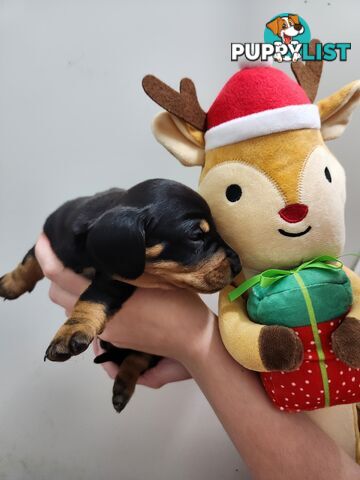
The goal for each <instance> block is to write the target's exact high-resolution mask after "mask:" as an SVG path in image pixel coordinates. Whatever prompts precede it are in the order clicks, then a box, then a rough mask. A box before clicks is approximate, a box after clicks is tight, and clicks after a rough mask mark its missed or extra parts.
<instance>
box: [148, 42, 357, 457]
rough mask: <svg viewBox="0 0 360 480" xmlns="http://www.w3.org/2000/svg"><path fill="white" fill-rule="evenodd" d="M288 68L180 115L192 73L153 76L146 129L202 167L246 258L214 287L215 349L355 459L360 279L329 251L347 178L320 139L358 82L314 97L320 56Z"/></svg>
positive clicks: (228, 89)
mask: <svg viewBox="0 0 360 480" xmlns="http://www.w3.org/2000/svg"><path fill="white" fill-rule="evenodd" d="M315 43H316V41H314V40H313V41H312V42H311V49H312V50H313V49H314V46H315ZM292 69H293V71H294V73H295V76H296V79H297V83H296V82H295V81H294V80H292V79H291V78H290V77H289V76H288V75H286V74H285V73H283V72H282V71H281V70H279V69H276V68H274V67H272V66H271V65H270V64H266V63H261V62H260V63H254V62H249V64H244V65H243V66H242V67H241V68H240V70H239V71H238V72H236V73H235V74H234V75H233V76H232V77H231V78H230V79H229V80H228V82H227V83H226V84H225V86H224V87H223V89H222V90H221V91H220V93H219V95H218V96H217V98H216V99H215V101H214V103H213V104H212V105H211V107H210V109H209V110H208V112H207V113H205V112H204V111H202V110H201V107H200V106H199V104H198V102H197V101H192V107H191V106H190V105H189V108H188V109H187V111H186V115H183V112H182V111H181V108H180V107H181V105H183V104H184V103H185V102H188V101H189V99H191V98H193V97H194V95H193V92H194V91H195V88H194V86H193V84H192V83H190V80H182V82H181V83H180V92H176V91H175V90H173V89H171V88H170V87H168V86H166V85H165V84H164V83H163V82H161V81H160V80H158V79H156V78H155V77H153V76H147V77H145V78H144V81H143V86H144V89H145V91H146V93H147V94H148V95H149V96H150V97H151V98H152V99H153V100H155V101H156V102H157V103H158V104H159V105H161V106H162V107H163V108H165V110H167V112H162V113H160V114H159V115H157V116H156V117H155V119H154V122H153V132H154V135H155V137H156V138H157V139H158V141H159V142H160V143H162V144H163V145H164V146H165V147H166V148H167V149H168V150H169V151H170V152H171V153H172V154H173V155H175V157H177V158H178V159H179V160H180V161H181V162H182V163H183V164H184V165H185V166H195V165H198V166H201V167H202V171H201V175H200V183H199V192H200V194H201V195H202V196H203V197H204V198H205V199H206V200H207V202H208V204H209V206H210V209H211V212H212V215H213V217H214V221H215V224H216V226H217V228H218V231H219V233H220V234H221V235H222V237H223V238H224V239H225V241H226V242H227V243H228V244H229V245H230V246H231V247H232V248H233V249H234V250H235V251H236V253H237V254H238V255H239V256H240V258H241V261H242V264H243V272H242V274H241V276H239V277H237V278H236V279H235V281H234V282H233V286H228V287H226V288H225V289H223V291H222V292H221V293H220V303H219V326H220V332H221V336H222V339H223V342H224V345H225V347H226V348H227V350H228V351H229V353H230V354H231V355H232V356H233V357H234V358H235V359H236V360H237V361H238V362H239V363H240V364H242V365H243V366H245V367H246V368H248V369H251V370H255V371H257V372H261V373H260V374H261V376H262V380H263V383H264V387H265V389H266V392H267V394H268V395H269V397H270V399H271V401H272V402H273V404H274V406H275V407H278V408H280V409H281V410H284V411H291V412H298V411H301V410H305V411H307V413H308V415H309V416H311V417H312V419H313V421H315V422H316V423H317V424H318V425H319V426H320V427H321V428H323V429H324V430H325V431H326V432H327V433H328V434H329V435H330V436H332V437H333V438H334V439H335V441H337V442H338V443H339V444H340V445H341V446H342V447H343V448H344V449H345V450H346V451H347V452H348V453H349V454H350V455H351V456H353V457H354V456H356V455H358V458H360V456H359V455H360V450H359V431H358V423H357V411H356V403H357V402H359V401H360V370H359V369H360V279H359V278H358V277H357V275H356V274H355V273H354V272H352V271H351V270H349V269H348V268H346V267H344V266H343V265H342V263H341V262H339V260H338V258H339V256H340V255H341V254H342V249H343V245H344V238H345V226H344V206H345V197H346V195H345V174H344V170H343V168H342V166H341V165H340V163H339V162H338V161H337V159H336V158H335V157H334V156H333V155H332V153H331V152H330V151H329V149H328V148H327V146H326V144H325V141H327V140H331V139H334V138H337V137H339V136H340V135H341V134H342V133H343V132H344V130H345V128H346V127H347V125H348V123H349V120H350V116H351V113H352V112H353V110H354V109H355V107H356V106H357V104H358V103H359V100H360V81H354V82H352V83H350V84H348V85H346V86H345V87H343V88H342V89H340V90H339V91H338V92H336V93H334V94H333V95H331V96H329V97H327V98H325V99H323V100H320V101H319V102H318V103H317V104H313V101H314V99H315V96H316V93H317V89H318V84H319V81H320V76H321V72H322V63H321V62H318V61H309V62H307V63H306V64H304V63H303V62H296V63H294V64H293V65H292ZM323 407H331V408H323Z"/></svg>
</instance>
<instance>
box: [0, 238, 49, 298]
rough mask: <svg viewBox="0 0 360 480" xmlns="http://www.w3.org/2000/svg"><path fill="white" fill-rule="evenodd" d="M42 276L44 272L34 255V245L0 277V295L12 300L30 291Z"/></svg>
mask: <svg viewBox="0 0 360 480" xmlns="http://www.w3.org/2000/svg"><path fill="white" fill-rule="evenodd" d="M43 277H44V274H43V272H42V270H41V268H40V265H39V262H38V261H37V259H36V257H35V246H34V247H32V248H31V249H30V250H29V251H28V253H27V254H26V255H25V257H24V258H23V261H22V262H21V263H19V265H18V266H17V267H16V268H15V269H14V270H13V271H11V272H9V273H7V274H6V275H4V276H2V277H1V278H0V297H3V298H4V300H14V299H15V298H18V297H20V296H21V295H22V294H23V293H25V292H31V291H32V290H33V289H34V287H35V285H36V284H37V282H38V281H39V280H41V279H42V278H43Z"/></svg>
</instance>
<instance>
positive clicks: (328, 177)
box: [324, 167, 332, 183]
mask: <svg viewBox="0 0 360 480" xmlns="http://www.w3.org/2000/svg"><path fill="white" fill-rule="evenodd" d="M324 173H325V177H326V180H327V181H328V182H329V183H331V182H332V177H331V173H330V170H329V169H328V167H326V168H325V171H324Z"/></svg>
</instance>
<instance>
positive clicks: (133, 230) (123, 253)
mask: <svg viewBox="0 0 360 480" xmlns="http://www.w3.org/2000/svg"><path fill="white" fill-rule="evenodd" d="M204 221H205V223H207V224H208V227H209V228H205V231H204V228H200V227H201V222H204ZM44 233H45V234H46V236H47V237H48V239H49V241H50V243H51V246H52V248H53V250H54V252H55V254H56V255H57V257H58V258H59V259H60V260H61V261H62V263H63V264H64V265H65V267H67V268H70V269H71V270H73V271H75V272H77V273H82V274H87V275H88V272H89V270H91V271H92V272H93V275H92V276H91V279H92V283H91V284H90V286H89V287H88V288H87V289H86V290H85V292H84V293H83V294H82V295H81V296H80V299H79V300H80V303H81V304H82V305H85V311H86V312H88V313H86V315H85V318H84V310H81V311H78V312H77V311H76V306H75V309H74V312H73V315H72V317H71V318H70V319H69V320H68V321H67V322H65V324H64V325H63V327H61V329H60V330H59V332H60V333H59V332H58V334H57V335H56V336H55V338H54V340H53V341H52V343H51V344H50V346H49V348H48V349H47V351H46V355H45V358H49V359H50V360H53V361H65V360H67V359H68V358H70V357H71V356H72V355H78V354H79V353H81V352H82V351H84V350H85V349H86V348H87V347H88V345H89V344H90V342H91V341H92V339H93V338H94V333H93V330H91V328H90V327H89V328H86V327H87V323H86V320H87V318H88V315H92V318H95V319H97V320H96V321H97V323H96V325H97V327H96V334H97V335H98V334H99V333H101V331H102V329H103V328H104V327H105V323H106V321H107V320H108V318H110V317H111V316H112V315H114V314H115V313H116V312H117V311H118V310H119V309H120V308H121V306H122V304H123V303H124V302H125V301H126V300H127V299H128V298H129V297H130V296H131V295H132V294H133V292H134V291H135V289H136V287H135V286H133V285H131V284H129V283H126V279H128V280H129V281H131V280H134V279H137V278H138V277H140V276H141V275H142V274H143V273H144V271H145V267H146V265H147V264H151V263H154V262H155V263H156V264H157V266H159V264H162V268H164V265H165V269H166V268H169V270H171V268H175V269H177V268H178V267H181V269H183V270H184V269H185V270H186V274H188V275H190V277H191V274H192V272H197V273H196V275H195V276H196V278H197V279H198V277H199V270H198V267H199V266H200V267H201V268H203V266H204V265H208V266H210V267H211V268H212V265H213V264H211V260H212V259H214V265H215V266H216V268H215V271H214V270H212V269H210V272H208V271H207V270H206V269H205V270H206V271H205V270H203V272H204V279H205V280H206V278H207V277H206V276H210V277H211V278H210V279H207V280H206V281H205V280H204V282H205V283H204V285H205V286H202V285H199V286H197V285H195V284H194V285H192V284H191V285H190V284H187V283H186V281H189V280H188V278H189V277H186V278H187V280H186V281H184V282H185V283H184V288H187V286H189V288H193V289H194V290H197V291H208V292H210V291H212V290H211V289H212V287H211V285H213V290H219V289H220V288H222V287H223V286H225V285H224V284H222V283H221V282H227V281H230V279H231V278H229V275H230V276H235V275H236V274H237V273H239V271H240V269H241V266H240V262H239V258H238V256H237V255H236V254H235V252H234V251H233V250H232V249H231V248H230V247H229V246H228V245H227V244H226V243H225V242H224V241H223V240H222V239H221V237H220V236H219V234H218V233H217V230H216V227H215V225H214V222H213V219H212V216H211V213H210V209H209V207H208V205H207V203H206V202H205V200H204V199H203V198H202V197H201V196H200V195H198V194H197V193H196V192H194V191H193V190H191V189H190V188H188V187H186V186H184V185H182V184H180V183H178V182H174V181H170V180H162V179H155V180H148V181H145V182H142V183H140V184H138V185H136V186H134V187H132V188H130V189H129V190H121V189H117V188H114V189H111V190H108V191H106V192H102V193H98V194H97V195H93V196H89V197H81V198H77V199H75V200H71V201H69V202H66V203H65V204H64V205H62V206H61V207H60V208H58V209H57V210H55V212H54V213H52V214H51V215H50V216H49V217H48V219H47V220H46V222H45V225H44ZM154 246H161V248H159V249H158V251H157V252H156V255H155V257H152V256H150V257H149V258H147V256H146V249H148V248H150V247H154ZM219 254H221V255H220V256H219ZM219 258H220V260H219V261H218V259H219ZM29 260H31V262H29V266H31V267H32V268H36V266H37V267H38V264H37V261H36V259H35V256H34V249H31V250H30V251H29V253H28V254H27V256H26V257H25V258H24V260H23V262H28V261H29ZM209 262H210V263H209ZM215 262H218V263H216V264H215ZM18 268H19V267H18ZM38 268H39V267H38ZM28 270H29V269H28ZM28 270H26V269H22V270H21V269H20V270H17V271H16V273H17V275H14V274H13V273H12V274H8V276H9V275H10V276H9V277H8V278H7V279H4V280H0V295H2V296H3V297H7V298H16V297H17V296H19V295H21V294H22V293H24V292H25V291H27V290H30V289H32V288H33V286H34V284H35V283H36V281H37V280H38V279H40V277H41V276H42V273H41V272H40V273H41V275H37V276H36V277H35V280H34V277H33V276H31V272H30V273H29V271H28ZM208 270H209V268H208ZM14 272H15V271H14ZM229 272H230V273H229ZM175 273H177V274H178V270H176V272H175ZM21 274H23V275H24V276H25V275H26V276H27V278H23V279H22V281H23V282H22V283H23V285H22V288H16V286H17V285H16V284H15V285H14V282H15V280H14V281H13V282H12V283H11V281H10V282H9V281H5V280H9V279H10V280H11V279H18V278H19V276H20V275H21ZM11 275H12V276H11ZM114 276H116V277H121V278H122V279H124V280H123V281H120V279H118V278H116V279H115V278H114ZM5 277H6V276H5ZM205 277H206V278H205ZM3 278H4V277H3ZM34 282H35V283H34ZM206 282H207V283H206ZM15 283H16V282H15ZM8 285H11V286H12V289H13V294H12V296H11V297H10V294H9V292H8V290H9V289H10V288H9V287H8ZM175 285H176V283H175ZM14 286H15V288H14ZM214 287H215V288H214ZM201 288H202V290H201ZM85 302H86V303H85ZM78 303H79V302H78ZM89 304H90V307H89ZM77 305H78V304H77ZM99 305H100V306H101V309H102V310H101V311H102V314H101V315H102V316H103V317H104V318H100V317H101V315H100V316H99V310H96V308H98V306H99ZM95 306H97V307H96V308H95ZM79 308H80V307H79ZM86 309H87V310H86ZM77 313H78V316H77ZM93 315H97V317H93ZM103 346H105V347H106V350H107V352H106V353H105V354H103V355H101V356H99V357H98V358H97V359H95V363H102V362H104V361H109V360H111V361H115V363H118V364H119V365H121V364H122V363H123V361H124V360H125V359H126V358H127V357H130V356H131V357H132V359H133V358H134V356H135V354H136V352H134V351H132V350H123V349H117V348H116V347H114V346H111V345H110V344H105V343H103ZM138 353H139V356H141V355H142V362H143V363H140V362H139V363H138V364H136V359H135V361H134V365H135V366H134V367H131V368H133V377H132V382H133V383H132V384H131V382H129V383H128V384H127V385H126V382H125V381H124V379H123V378H120V377H119V378H117V379H116V382H115V385H114V392H115V391H116V395H115V396H114V397H113V401H114V406H115V408H116V409H117V411H120V410H121V409H122V408H124V406H125V405H126V403H127V401H128V400H129V398H130V397H131V394H132V392H133V388H134V385H135V384H134V381H136V379H135V377H134V372H137V370H136V369H137V368H143V367H142V365H147V367H146V368H151V367H152V366H154V365H155V364H156V363H157V362H158V361H159V357H155V356H154V357H149V355H146V354H141V352H138ZM129 360H130V358H129ZM128 363H129V364H130V362H128ZM125 364H126V362H125ZM125 364H124V365H125ZM139 365H140V367H139ZM129 368H130V367H129ZM146 368H145V369H146ZM138 373H139V374H140V373H141V372H138ZM115 397H116V398H117V400H116V403H115V400H114V398H115Z"/></svg>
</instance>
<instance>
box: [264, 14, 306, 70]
mask: <svg viewBox="0 0 360 480" xmlns="http://www.w3.org/2000/svg"><path fill="white" fill-rule="evenodd" d="M264 37H265V42H266V43H272V44H273V45H275V46H281V45H283V46H284V47H283V48H279V51H277V52H276V53H275V54H274V60H276V61H277V62H282V61H292V62H297V61H298V60H300V59H301V52H300V50H301V47H302V44H303V43H307V42H309V41H310V38H311V36H310V29H309V26H308V25H307V23H306V22H305V20H304V19H303V18H301V17H300V16H299V15H295V14H293V13H286V14H280V15H277V16H276V17H274V18H272V19H271V20H270V21H269V22H268V23H267V24H266V28H265V34H264ZM283 52H285V53H283Z"/></svg>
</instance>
